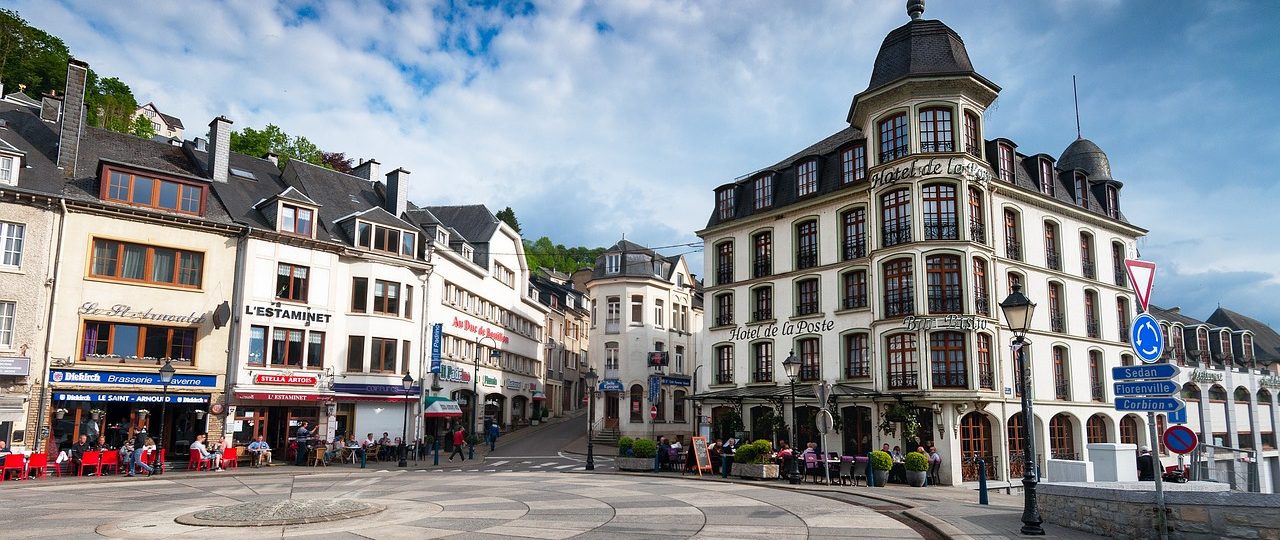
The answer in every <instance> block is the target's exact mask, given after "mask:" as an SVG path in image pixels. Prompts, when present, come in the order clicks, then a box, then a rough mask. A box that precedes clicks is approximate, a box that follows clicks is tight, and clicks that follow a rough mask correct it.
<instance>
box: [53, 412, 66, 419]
mask: <svg viewBox="0 0 1280 540" xmlns="http://www.w3.org/2000/svg"><path fill="white" fill-rule="evenodd" d="M66 415H67V411H57V412H55V413H53V416H55V417H57V419H58V420H62V418H63V417H64V416H66Z"/></svg>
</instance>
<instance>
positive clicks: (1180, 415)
mask: <svg viewBox="0 0 1280 540" xmlns="http://www.w3.org/2000/svg"><path fill="white" fill-rule="evenodd" d="M1164 416H1165V419H1167V420H1169V423H1170V424H1185V423H1187V408H1186V407H1183V408H1181V409H1178V410H1176V411H1173V412H1171V413H1169V414H1166V415H1164Z"/></svg>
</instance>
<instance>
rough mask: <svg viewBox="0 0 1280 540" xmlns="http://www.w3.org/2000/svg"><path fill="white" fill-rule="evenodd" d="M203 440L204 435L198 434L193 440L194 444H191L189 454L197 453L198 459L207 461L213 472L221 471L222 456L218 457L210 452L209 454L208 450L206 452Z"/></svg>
mask: <svg viewBox="0 0 1280 540" xmlns="http://www.w3.org/2000/svg"><path fill="white" fill-rule="evenodd" d="M204 440H205V434H204V433H201V434H199V435H196V440H195V442H193V443H191V452H192V453H199V454H200V459H207V460H209V462H210V463H211V464H213V470H215V471H221V470H222V456H220V455H218V454H215V453H211V452H209V450H208V449H207V448H205V446H204Z"/></svg>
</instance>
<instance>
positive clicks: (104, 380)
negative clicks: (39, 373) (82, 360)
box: [49, 369, 218, 388]
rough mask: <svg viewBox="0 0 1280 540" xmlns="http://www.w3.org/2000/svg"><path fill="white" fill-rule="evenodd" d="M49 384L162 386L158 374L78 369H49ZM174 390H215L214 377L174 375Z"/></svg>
mask: <svg viewBox="0 0 1280 540" xmlns="http://www.w3.org/2000/svg"><path fill="white" fill-rule="evenodd" d="M49 382H51V383H63V384H124V385H142V386H156V387H160V386H164V385H163V384H160V374H159V373H134V372H128V371H82V370H78V369H51V370H49ZM169 386H170V387H175V388H217V387H218V377H217V376H216V375H181V374H175V375H174V376H173V380H172V381H169Z"/></svg>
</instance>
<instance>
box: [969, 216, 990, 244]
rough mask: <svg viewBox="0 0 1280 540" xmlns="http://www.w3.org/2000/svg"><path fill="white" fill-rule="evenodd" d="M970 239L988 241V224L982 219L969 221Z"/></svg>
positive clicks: (980, 242) (983, 242)
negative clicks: (984, 223)
mask: <svg viewBox="0 0 1280 540" xmlns="http://www.w3.org/2000/svg"><path fill="white" fill-rule="evenodd" d="M969 240H972V241H974V242H977V243H979V244H985V243H987V226H986V225H983V224H982V222H981V221H971V222H969Z"/></svg>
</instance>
